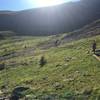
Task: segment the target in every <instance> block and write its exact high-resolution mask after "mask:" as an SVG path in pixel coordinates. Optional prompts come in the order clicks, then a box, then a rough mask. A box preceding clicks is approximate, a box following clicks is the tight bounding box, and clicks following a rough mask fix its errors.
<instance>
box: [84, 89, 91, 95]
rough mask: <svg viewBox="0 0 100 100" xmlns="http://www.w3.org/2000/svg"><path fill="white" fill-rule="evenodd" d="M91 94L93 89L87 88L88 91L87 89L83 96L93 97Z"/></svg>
mask: <svg viewBox="0 0 100 100" xmlns="http://www.w3.org/2000/svg"><path fill="white" fill-rule="evenodd" d="M91 93H92V89H91V88H87V89H85V90H84V91H83V94H84V95H91Z"/></svg>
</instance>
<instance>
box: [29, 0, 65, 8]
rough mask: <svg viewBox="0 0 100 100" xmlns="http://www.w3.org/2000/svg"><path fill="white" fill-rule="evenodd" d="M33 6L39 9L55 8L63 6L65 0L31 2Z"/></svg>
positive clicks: (36, 0)
mask: <svg viewBox="0 0 100 100" xmlns="http://www.w3.org/2000/svg"><path fill="white" fill-rule="evenodd" d="M29 1H30V3H31V4H34V6H37V7H46V6H53V5H58V4H62V3H64V2H65V0H29Z"/></svg>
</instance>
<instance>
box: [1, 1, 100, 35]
mask: <svg viewBox="0 0 100 100" xmlns="http://www.w3.org/2000/svg"><path fill="white" fill-rule="evenodd" d="M97 19H100V1H99V0H81V1H79V2H70V3H65V4H62V5H58V6H54V7H45V8H37V9H29V10H23V11H17V12H10V11H1V13H0V30H1V31H3V30H4V31H5V30H7V31H8V30H12V31H14V32H16V33H19V35H22V34H26V35H52V34H58V33H65V32H71V31H73V30H76V29H79V28H81V27H83V26H84V25H87V24H89V23H91V22H93V21H95V20H97Z"/></svg>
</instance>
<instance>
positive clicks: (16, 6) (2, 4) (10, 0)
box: [0, 0, 79, 10]
mask: <svg viewBox="0 0 100 100" xmlns="http://www.w3.org/2000/svg"><path fill="white" fill-rule="evenodd" d="M70 1H79V0H0V10H23V9H29V8H36V7H44V6H51V5H57V4H61V3H65V2H70Z"/></svg>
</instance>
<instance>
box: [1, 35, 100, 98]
mask: <svg viewBox="0 0 100 100" xmlns="http://www.w3.org/2000/svg"><path fill="white" fill-rule="evenodd" d="M58 38H59V37H56V36H49V37H30V36H20V37H19V36H12V37H8V38H5V39H3V40H0V64H5V67H6V68H5V69H4V70H1V71H0V91H4V92H7V94H6V95H10V94H11V93H12V91H13V90H14V88H15V87H19V86H23V87H28V88H29V89H28V90H27V91H24V92H22V93H21V94H20V95H21V97H22V100H24V97H25V95H26V97H27V98H28V100H100V62H99V61H98V60H96V59H95V58H94V57H93V56H92V53H91V43H92V41H93V40H94V39H95V40H96V42H97V46H98V48H100V35H98V36H94V37H91V38H87V39H81V40H77V41H74V42H70V43H67V42H66V43H64V44H61V45H60V46H58V47H51V48H45V49H44V48H41V46H42V44H43V43H44V42H48V41H51V40H52V41H53V40H54V39H58ZM41 56H44V57H45V59H46V60H47V63H46V65H44V66H43V67H40V65H39V60H40V58H41ZM4 85H5V86H6V87H4ZM0 95H1V96H2V95H5V94H4V93H2V92H1V94H0Z"/></svg>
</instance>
